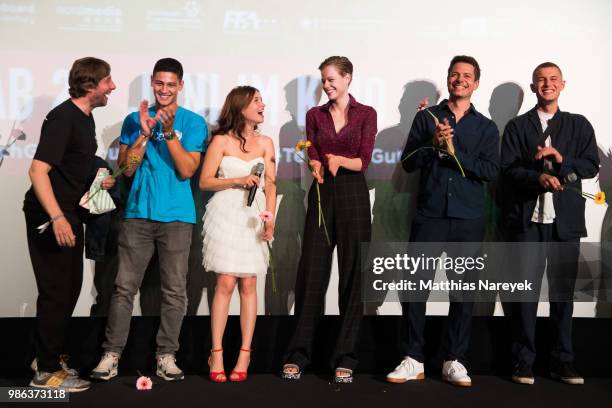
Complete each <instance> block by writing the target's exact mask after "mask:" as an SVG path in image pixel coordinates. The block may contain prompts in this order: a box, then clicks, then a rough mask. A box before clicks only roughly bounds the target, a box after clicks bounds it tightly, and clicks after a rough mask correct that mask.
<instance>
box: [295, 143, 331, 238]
mask: <svg viewBox="0 0 612 408" xmlns="http://www.w3.org/2000/svg"><path fill="white" fill-rule="evenodd" d="M296 155H297V157H299V158H300V159H301V160H302V161H303V162H304V163H306V165H307V166H308V170H310V172H312V171H313V170H314V169H313V168H312V166H311V165H310V163H308V162H307V161H306V159H305V158H304V157H303V156H302V155H301V154H299V153H296ZM315 183H316V184H315V185H316V187H317V207H318V210H319V228H321V222H323V230H324V231H325V238H326V239H327V245H331V240H330V239H329V233H328V232H327V224H325V216H324V215H323V207H322V206H321V190H319V183H318V182H316V181H315Z"/></svg>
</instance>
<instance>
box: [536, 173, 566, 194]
mask: <svg viewBox="0 0 612 408" xmlns="http://www.w3.org/2000/svg"><path fill="white" fill-rule="evenodd" d="M538 182H539V183H540V185H541V186H542V187H543V188H544V189H545V190H547V191H558V190H563V186H562V185H561V182H560V181H559V179H558V178H557V177H555V176H551V175H550V174H546V173H542V174H540V177H538Z"/></svg>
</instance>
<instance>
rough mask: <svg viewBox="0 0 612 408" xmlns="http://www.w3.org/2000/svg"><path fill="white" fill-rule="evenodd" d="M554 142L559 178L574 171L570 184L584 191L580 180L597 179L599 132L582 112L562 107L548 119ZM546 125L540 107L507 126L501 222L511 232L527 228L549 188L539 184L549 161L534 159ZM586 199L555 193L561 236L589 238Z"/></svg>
mask: <svg viewBox="0 0 612 408" xmlns="http://www.w3.org/2000/svg"><path fill="white" fill-rule="evenodd" d="M548 126H549V127H550V128H551V135H550V138H551V145H552V146H553V147H554V148H555V149H557V150H558V151H559V153H561V155H562V156H563V162H562V163H561V164H560V165H559V164H554V165H553V167H554V168H553V173H552V174H553V175H554V176H556V177H557V178H558V179H559V181H563V179H564V178H565V177H566V176H567V175H568V174H571V173H575V174H576V175H577V176H578V179H579V180H578V181H576V182H575V183H571V184H568V185H569V186H571V187H572V188H574V189H580V188H581V183H580V179H588V178H592V177H595V175H597V173H598V171H599V156H598V154H597V142H596V140H595V132H594V131H593V127H592V126H591V124H590V123H589V121H588V120H587V119H586V118H585V117H584V116H582V115H577V114H573V113H568V112H562V111H561V110H557V113H555V115H554V116H553V117H552V119H550V120H549V122H548ZM543 139H544V138H543V132H542V125H541V124H540V119H539V117H538V113H537V111H536V108H533V109H531V110H530V111H528V112H526V113H524V114H522V115H520V116H517V117H516V118H514V119H513V120H511V121H510V122H509V123H508V124H507V125H506V128H505V130H504V137H503V140H502V149H501V169H502V179H501V182H502V185H501V190H502V195H501V203H500V205H501V208H502V222H503V223H504V226H505V228H506V229H507V231H508V232H513V231H517V232H522V231H524V230H525V228H526V227H527V226H528V225H529V223H530V222H531V217H532V215H533V210H534V208H535V205H536V201H537V199H538V196H539V195H540V194H542V193H544V192H545V190H544V188H543V187H542V186H541V185H540V183H539V182H538V177H539V176H540V175H541V174H542V169H543V165H544V160H537V161H536V160H534V157H535V154H536V152H537V146H538V145H540V146H543V145H544V140H543ZM584 202H585V199H584V198H582V196H581V195H580V194H578V193H576V192H574V191H568V190H565V191H555V192H553V204H554V207H555V223H556V224H557V225H556V226H557V231H558V233H559V237H560V238H561V239H574V238H580V237H584V236H586V234H587V232H586V227H585V223H584Z"/></svg>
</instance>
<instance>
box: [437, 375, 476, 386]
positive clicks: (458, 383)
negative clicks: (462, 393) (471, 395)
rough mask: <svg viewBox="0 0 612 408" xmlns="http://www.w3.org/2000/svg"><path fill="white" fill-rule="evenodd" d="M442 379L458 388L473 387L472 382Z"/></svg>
mask: <svg viewBox="0 0 612 408" xmlns="http://www.w3.org/2000/svg"><path fill="white" fill-rule="evenodd" d="M442 379H443V380H444V381H446V382H447V383H449V384H452V385H456V386H457V387H471V386H472V380H451V379H450V378H448V377H447V376H442Z"/></svg>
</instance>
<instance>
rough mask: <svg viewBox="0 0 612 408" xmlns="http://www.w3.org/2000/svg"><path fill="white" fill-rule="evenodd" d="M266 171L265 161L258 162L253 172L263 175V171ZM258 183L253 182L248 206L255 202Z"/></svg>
mask: <svg viewBox="0 0 612 408" xmlns="http://www.w3.org/2000/svg"><path fill="white" fill-rule="evenodd" d="M263 171H264V165H263V163H257V165H256V166H255V167H253V174H254V175H255V176H257V177H261V173H263ZM257 187H259V186H258V185H257V184H253V185H252V186H251V189H250V190H249V198H248V199H247V207H250V206H251V204H253V200H254V199H255V193H256V192H257Z"/></svg>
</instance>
